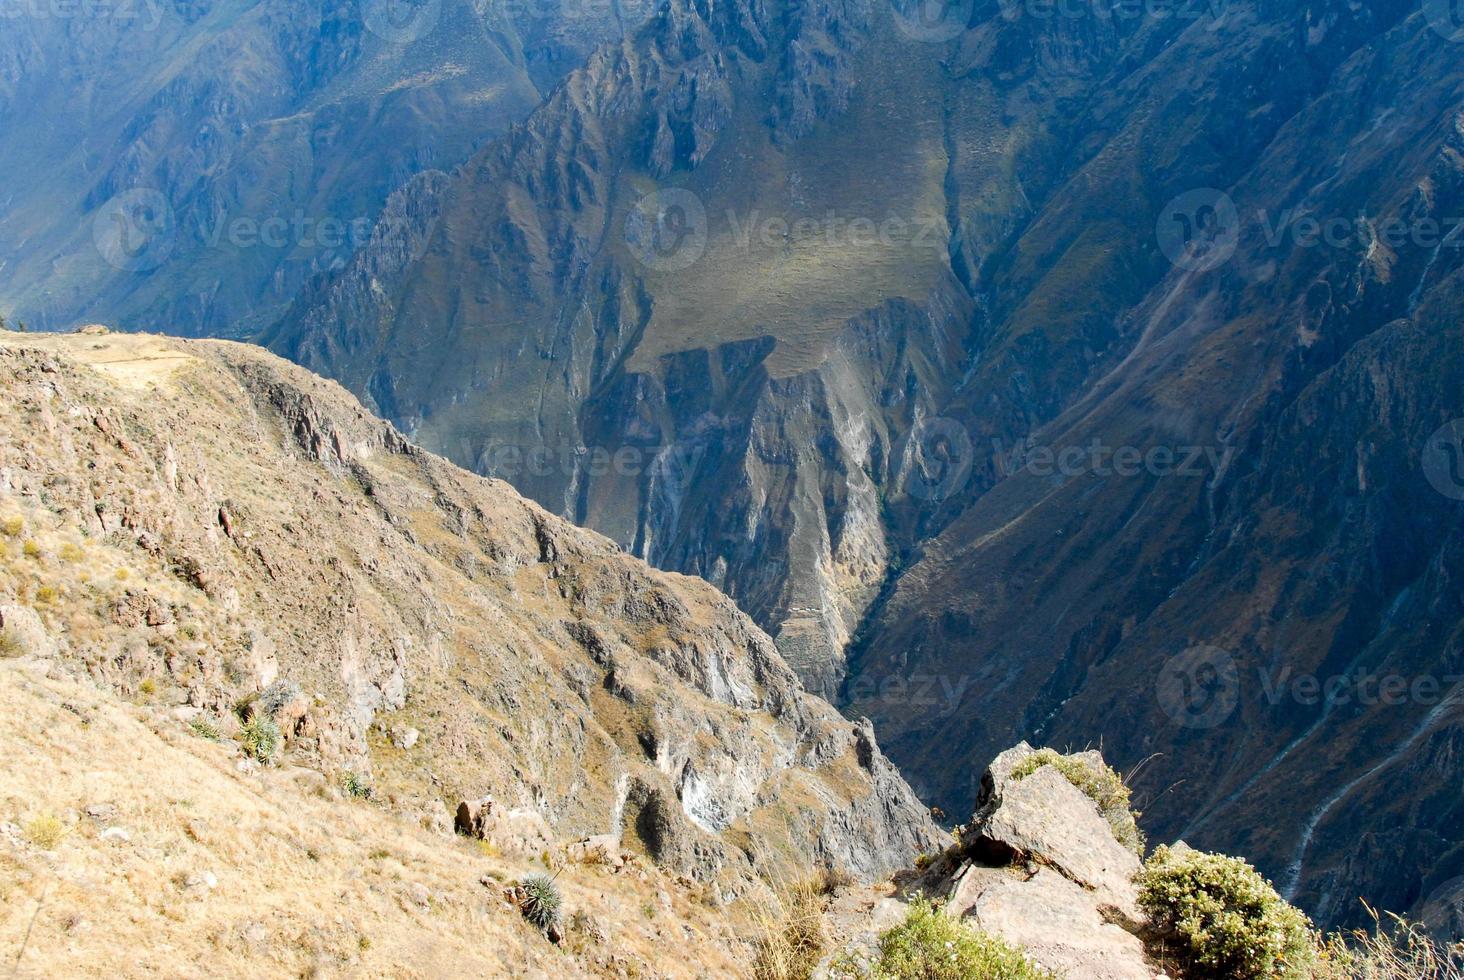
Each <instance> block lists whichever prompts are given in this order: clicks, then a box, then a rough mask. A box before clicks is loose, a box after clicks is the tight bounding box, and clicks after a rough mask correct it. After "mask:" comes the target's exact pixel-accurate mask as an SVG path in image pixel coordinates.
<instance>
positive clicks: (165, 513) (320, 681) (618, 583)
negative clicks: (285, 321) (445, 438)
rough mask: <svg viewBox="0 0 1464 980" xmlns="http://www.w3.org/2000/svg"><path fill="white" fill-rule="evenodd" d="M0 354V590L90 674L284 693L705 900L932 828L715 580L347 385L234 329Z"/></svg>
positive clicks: (352, 759) (416, 766)
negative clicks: (609, 534)
mask: <svg viewBox="0 0 1464 980" xmlns="http://www.w3.org/2000/svg"><path fill="white" fill-rule="evenodd" d="M0 359H3V363H4V370H3V371H0V386H3V393H4V399H5V403H6V404H7V405H9V406H12V409H13V410H12V411H11V412H10V413H8V414H7V416H6V419H5V420H4V422H3V424H0V428H3V432H0V494H3V497H0V503H3V510H4V512H5V513H4V518H5V522H6V523H5V528H6V534H7V535H8V537H6V538H5V540H4V549H5V550H4V555H5V560H4V563H3V566H0V569H3V578H0V597H3V598H0V617H3V619H4V622H5V626H6V628H7V630H9V629H11V628H12V626H15V628H21V627H23V626H24V625H25V624H26V623H27V622H28V621H29V622H32V623H34V621H35V617H36V616H37V615H38V616H39V617H40V619H41V621H42V622H43V624H44V626H45V628H46V632H47V633H49V634H50V635H51V636H52V637H53V638H54V640H44V641H42V642H43V643H44V645H49V644H50V643H51V642H55V643H57V644H59V647H60V653H59V656H60V657H61V658H62V660H64V661H65V662H68V663H72V664H77V665H81V666H82V667H84V669H85V671H86V673H87V674H89V675H90V676H91V677H92V678H93V679H95V680H96V681H98V682H101V683H104V684H107V685H110V686H112V687H113V688H115V689H117V690H119V691H122V692H124V693H126V694H129V695H138V696H146V697H148V698H150V699H152V700H153V701H154V702H155V703H157V704H160V705H163V706H178V709H179V712H180V713H182V714H186V715H187V716H188V717H191V718H202V719H205V720H208V722H209V724H211V725H214V726H216V727H220V728H221V729H222V730H224V731H229V730H230V726H236V725H237V724H238V721H237V720H236V716H241V715H243V714H247V713H249V712H251V711H253V712H257V711H258V710H273V711H274V712H275V713H276V715H277V717H279V718H280V724H281V727H282V729H283V730H284V733H285V737H286V744H287V747H288V752H289V756H290V757H291V758H293V759H295V760H296V761H297V763H298V762H303V763H306V764H309V765H312V766H315V767H318V768H320V769H322V770H323V771H325V772H326V773H328V774H331V775H332V776H335V775H338V774H340V773H342V772H349V773H352V774H354V775H355V776H356V777H358V778H359V779H362V780H364V781H366V782H367V783H369V784H370V785H371V786H372V787H373V791H374V793H375V794H376V795H377V796H378V797H379V798H381V799H384V800H387V801H389V803H390V806H391V808H392V809H394V810H397V811H400V812H403V813H405V814H407V815H409V816H410V817H412V818H413V819H420V820H421V821H423V822H424V823H426V824H428V825H430V826H435V827H444V826H450V819H451V817H450V814H451V810H450V808H451V807H455V806H456V805H457V803H458V801H460V800H468V801H471V800H477V799H479V798H481V797H483V796H485V795H490V796H492V797H493V798H494V800H495V805H496V807H497V808H498V811H497V812H507V813H509V814H510V815H511V816H512V818H513V819H514V820H519V821H522V822H524V824H525V826H527V827H529V828H530V829H531V830H532V829H533V828H541V830H542V834H543V835H544V836H545V837H546V838H547V839H548V840H550V841H552V840H556V839H569V840H573V839H576V838H578V837H584V836H590V835H601V834H609V835H613V836H614V837H615V838H616V839H622V838H623V840H624V841H625V842H626V846H628V847H630V848H631V849H636V848H639V849H640V850H641V851H643V852H645V853H647V854H648V855H649V856H651V857H652V858H654V859H655V860H656V861H658V862H659V863H660V864H662V865H663V866H665V867H667V868H668V869H670V870H672V871H674V872H675V873H678V874H682V875H686V876H689V877H691V878H694V879H696V880H698V881H701V882H705V883H707V885H708V887H709V888H710V889H711V893H712V894H714V895H715V896H717V897H718V899H719V900H729V899H731V898H734V897H735V896H737V895H739V894H741V893H742V892H743V891H744V890H745V889H746V888H748V887H750V886H751V884H752V883H753V882H754V881H755V880H756V878H757V877H758V876H769V875H780V874H782V875H795V874H799V873H803V872H802V871H800V869H805V870H806V869H807V868H808V867H811V866H821V867H827V868H830V869H836V870H840V871H843V872H846V873H849V874H853V875H856V876H859V877H866V878H867V877H875V876H878V875H880V874H883V873H885V872H887V871H888V870H890V869H892V868H894V867H898V866H900V865H901V864H902V863H904V862H907V861H908V860H909V859H910V856H911V855H912V854H915V853H918V852H919V851H921V850H923V849H925V848H927V847H928V846H929V845H930V844H931V843H932V842H935V841H937V840H938V839H939V833H938V832H937V831H936V830H935V828H934V827H933V825H932V824H931V822H930V819H929V816H928V814H927V813H926V812H925V810H924V809H923V808H922V807H921V806H920V805H919V803H918V802H917V801H916V799H915V798H914V796H913V795H912V794H911V793H910V791H909V789H908V787H906V786H905V784H904V783H903V781H901V780H900V778H899V776H898V775H897V774H896V772H895V771H894V768H893V767H892V766H891V765H890V764H889V763H888V762H887V761H886V760H885V759H884V757H883V756H882V755H881V754H880V752H879V750H878V748H877V747H876V746H875V743H874V739H873V734H872V732H871V731H870V730H869V729H868V727H867V726H856V725H851V724H849V723H848V722H846V721H844V720H843V718H842V717H840V716H839V715H838V714H837V713H836V712H835V711H834V710H833V709H832V708H831V707H829V706H828V705H827V704H826V703H824V702H822V701H819V700H818V699H816V698H813V697H811V696H809V695H807V694H805V693H804V691H803V690H802V688H801V686H800V685H799V684H798V681H797V679H796V677H795V676H794V675H793V673H792V672H791V671H790V670H789V669H788V668H787V666H786V665H785V664H784V663H783V662H782V660H781V659H780V658H779V657H778V655H777V653H776V652H775V650H774V649H773V646H772V644H771V642H770V641H769V640H768V638H767V637H766V636H765V635H764V634H762V633H761V632H760V631H759V630H757V628H756V627H755V626H753V625H752V623H751V622H750V621H749V620H748V619H747V618H746V617H745V616H743V615H742V614H741V613H740V612H738V611H737V609H736V607H735V606H734V605H733V604H732V603H731V602H730V601H729V600H728V599H726V598H725V597H724V596H721V595H719V594H717V593H716V592H715V591H714V590H713V589H712V588H711V587H710V586H708V585H706V584H705V583H703V582H700V581H698V580H695V579H689V578H683V577H680V576H672V575H666V574H663V573H658V572H653V571H651V570H649V569H647V568H646V567H645V566H643V565H642V564H641V563H639V562H638V561H636V560H635V559H633V558H630V557H628V556H626V555H624V554H623V553H621V552H620V551H619V549H617V548H616V547H615V546H614V545H613V544H611V543H610V542H609V541H606V540H605V539H603V538H600V537H598V536H597V535H594V534H592V533H590V532H586V531H581V530H578V529H576V528H574V527H572V526H570V525H568V524H567V523H565V522H563V521H561V520H559V519H557V518H554V517H551V516H550V515H548V514H546V513H544V512H543V511H541V510H540V509H539V508H537V507H535V506H534V505H532V504H529V503H527V502H525V501H523V500H522V499H520V498H519V497H517V496H516V495H515V494H514V493H513V492H512V491H511V490H510V489H509V488H508V487H507V486H505V485H503V484H498V483H493V482H490V481H486V480H483V479H481V478H478V477H474V476H471V475H469V474H467V473H464V472H462V471H461V470H458V469H456V468H455V467H453V466H452V465H450V464H448V463H446V462H445V461H442V460H440V459H437V458H436V457H433V456H430V455H429V454H427V453H425V452H423V451H421V450H419V449H417V448H415V447H413V446H411V445H410V444H408V443H407V442H406V441H405V440H404V439H403V438H402V437H401V436H400V435H399V434H397V432H396V431H395V430H393V429H392V428H391V427H390V426H388V425H386V424H385V423H382V422H380V421H378V420H376V419H374V418H372V417H370V416H368V415H367V414H366V413H365V412H364V411H363V410H362V409H361V407H360V406H359V404H358V403H356V402H355V401H354V400H353V399H351V398H350V397H349V396H348V395H346V394H345V393H344V392H343V391H342V390H341V389H340V388H339V387H338V386H336V385H334V384H331V383H327V382H323V381H321V380H319V379H317V378H315V377H313V376H311V375H309V374H308V372H305V371H303V370H302V369H300V368H296V367H294V366H292V365H288V364H286V363H285V362H283V361H280V360H278V359H276V358H274V357H272V356H270V355H267V354H264V353H263V352H261V351H258V350H256V349H254V348H249V347H245V346H240V345H235V344H230V343H227V342H205V341H198V342H185V341H167V340H162V339H159V338H153V337H147V336H124V335H115V334H114V335H110V336H102V335H90V336H76V335H73V336H53V337H45V338H35V339H29V338H26V337H25V336H24V335H17V334H6V335H0ZM7 603H8V604H9V605H7ZM17 624H18V625H17ZM42 635H44V634H42ZM21 638H22V640H24V634H22V637H21ZM27 642H32V645H34V642H35V641H27ZM256 704H257V705H267V706H268V708H267V709H259V708H253V707H249V705H256ZM407 729H412V730H414V731H415V732H416V733H417V734H416V735H412V736H404V735H403V734H402V733H403V732H405V731H406V730H407ZM539 832H540V831H538V830H535V831H534V833H539ZM530 836H531V837H532V834H530Z"/></svg>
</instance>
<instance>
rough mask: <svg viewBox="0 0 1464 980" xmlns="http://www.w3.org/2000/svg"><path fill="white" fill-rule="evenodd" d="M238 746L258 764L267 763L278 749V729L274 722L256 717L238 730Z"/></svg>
mask: <svg viewBox="0 0 1464 980" xmlns="http://www.w3.org/2000/svg"><path fill="white" fill-rule="evenodd" d="M239 744H240V745H242V746H244V751H245V752H246V753H248V754H249V755H252V756H253V757H254V758H256V759H258V760H259V761H260V762H268V761H269V760H270V759H273V758H274V754H275V753H276V752H277V751H279V747H280V728H279V726H278V725H276V724H275V723H274V720H273V719H271V718H267V717H265V716H263V715H257V716H255V717H254V718H252V719H250V720H249V722H248V723H247V724H246V725H245V726H244V727H243V728H241V729H239Z"/></svg>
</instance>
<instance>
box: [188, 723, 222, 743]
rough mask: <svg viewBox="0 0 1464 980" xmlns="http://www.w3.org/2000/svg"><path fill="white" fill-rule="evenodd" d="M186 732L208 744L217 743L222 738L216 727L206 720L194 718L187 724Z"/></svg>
mask: <svg viewBox="0 0 1464 980" xmlns="http://www.w3.org/2000/svg"><path fill="white" fill-rule="evenodd" d="M188 730H189V731H191V732H192V733H193V734H195V735H197V736H198V737H199V738H202V739H207V740H208V741H210V742H217V741H218V740H219V739H220V738H222V737H223V734H222V733H221V732H220V731H219V729H218V726H217V725H215V724H214V723H213V722H211V721H209V720H208V719H206V718H195V719H193V720H192V721H190V722H189V723H188Z"/></svg>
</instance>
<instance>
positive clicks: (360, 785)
mask: <svg viewBox="0 0 1464 980" xmlns="http://www.w3.org/2000/svg"><path fill="white" fill-rule="evenodd" d="M341 789H342V790H343V791H344V792H345V794H346V795H347V796H349V797H350V798H351V799H353V800H364V799H367V798H369V797H370V796H371V784H370V783H368V782H366V777H365V776H362V775H361V774H360V773H356V772H351V771H350V770H347V771H345V772H343V773H341Z"/></svg>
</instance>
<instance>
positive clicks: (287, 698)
mask: <svg viewBox="0 0 1464 980" xmlns="http://www.w3.org/2000/svg"><path fill="white" fill-rule="evenodd" d="M299 696H300V685H299V684H296V683H295V682H294V681H288V680H278V681H275V682H274V683H273V684H271V685H270V686H269V687H266V688H265V689H264V690H263V691H261V692H260V694H259V697H258V698H257V699H255V702H254V710H255V711H256V712H258V713H260V714H263V715H265V716H266V717H270V718H273V717H274V716H275V715H277V714H279V712H280V709H281V708H283V707H284V706H285V705H287V704H289V703H290V702H291V701H294V700H295V699H296V698H298V697H299Z"/></svg>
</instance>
